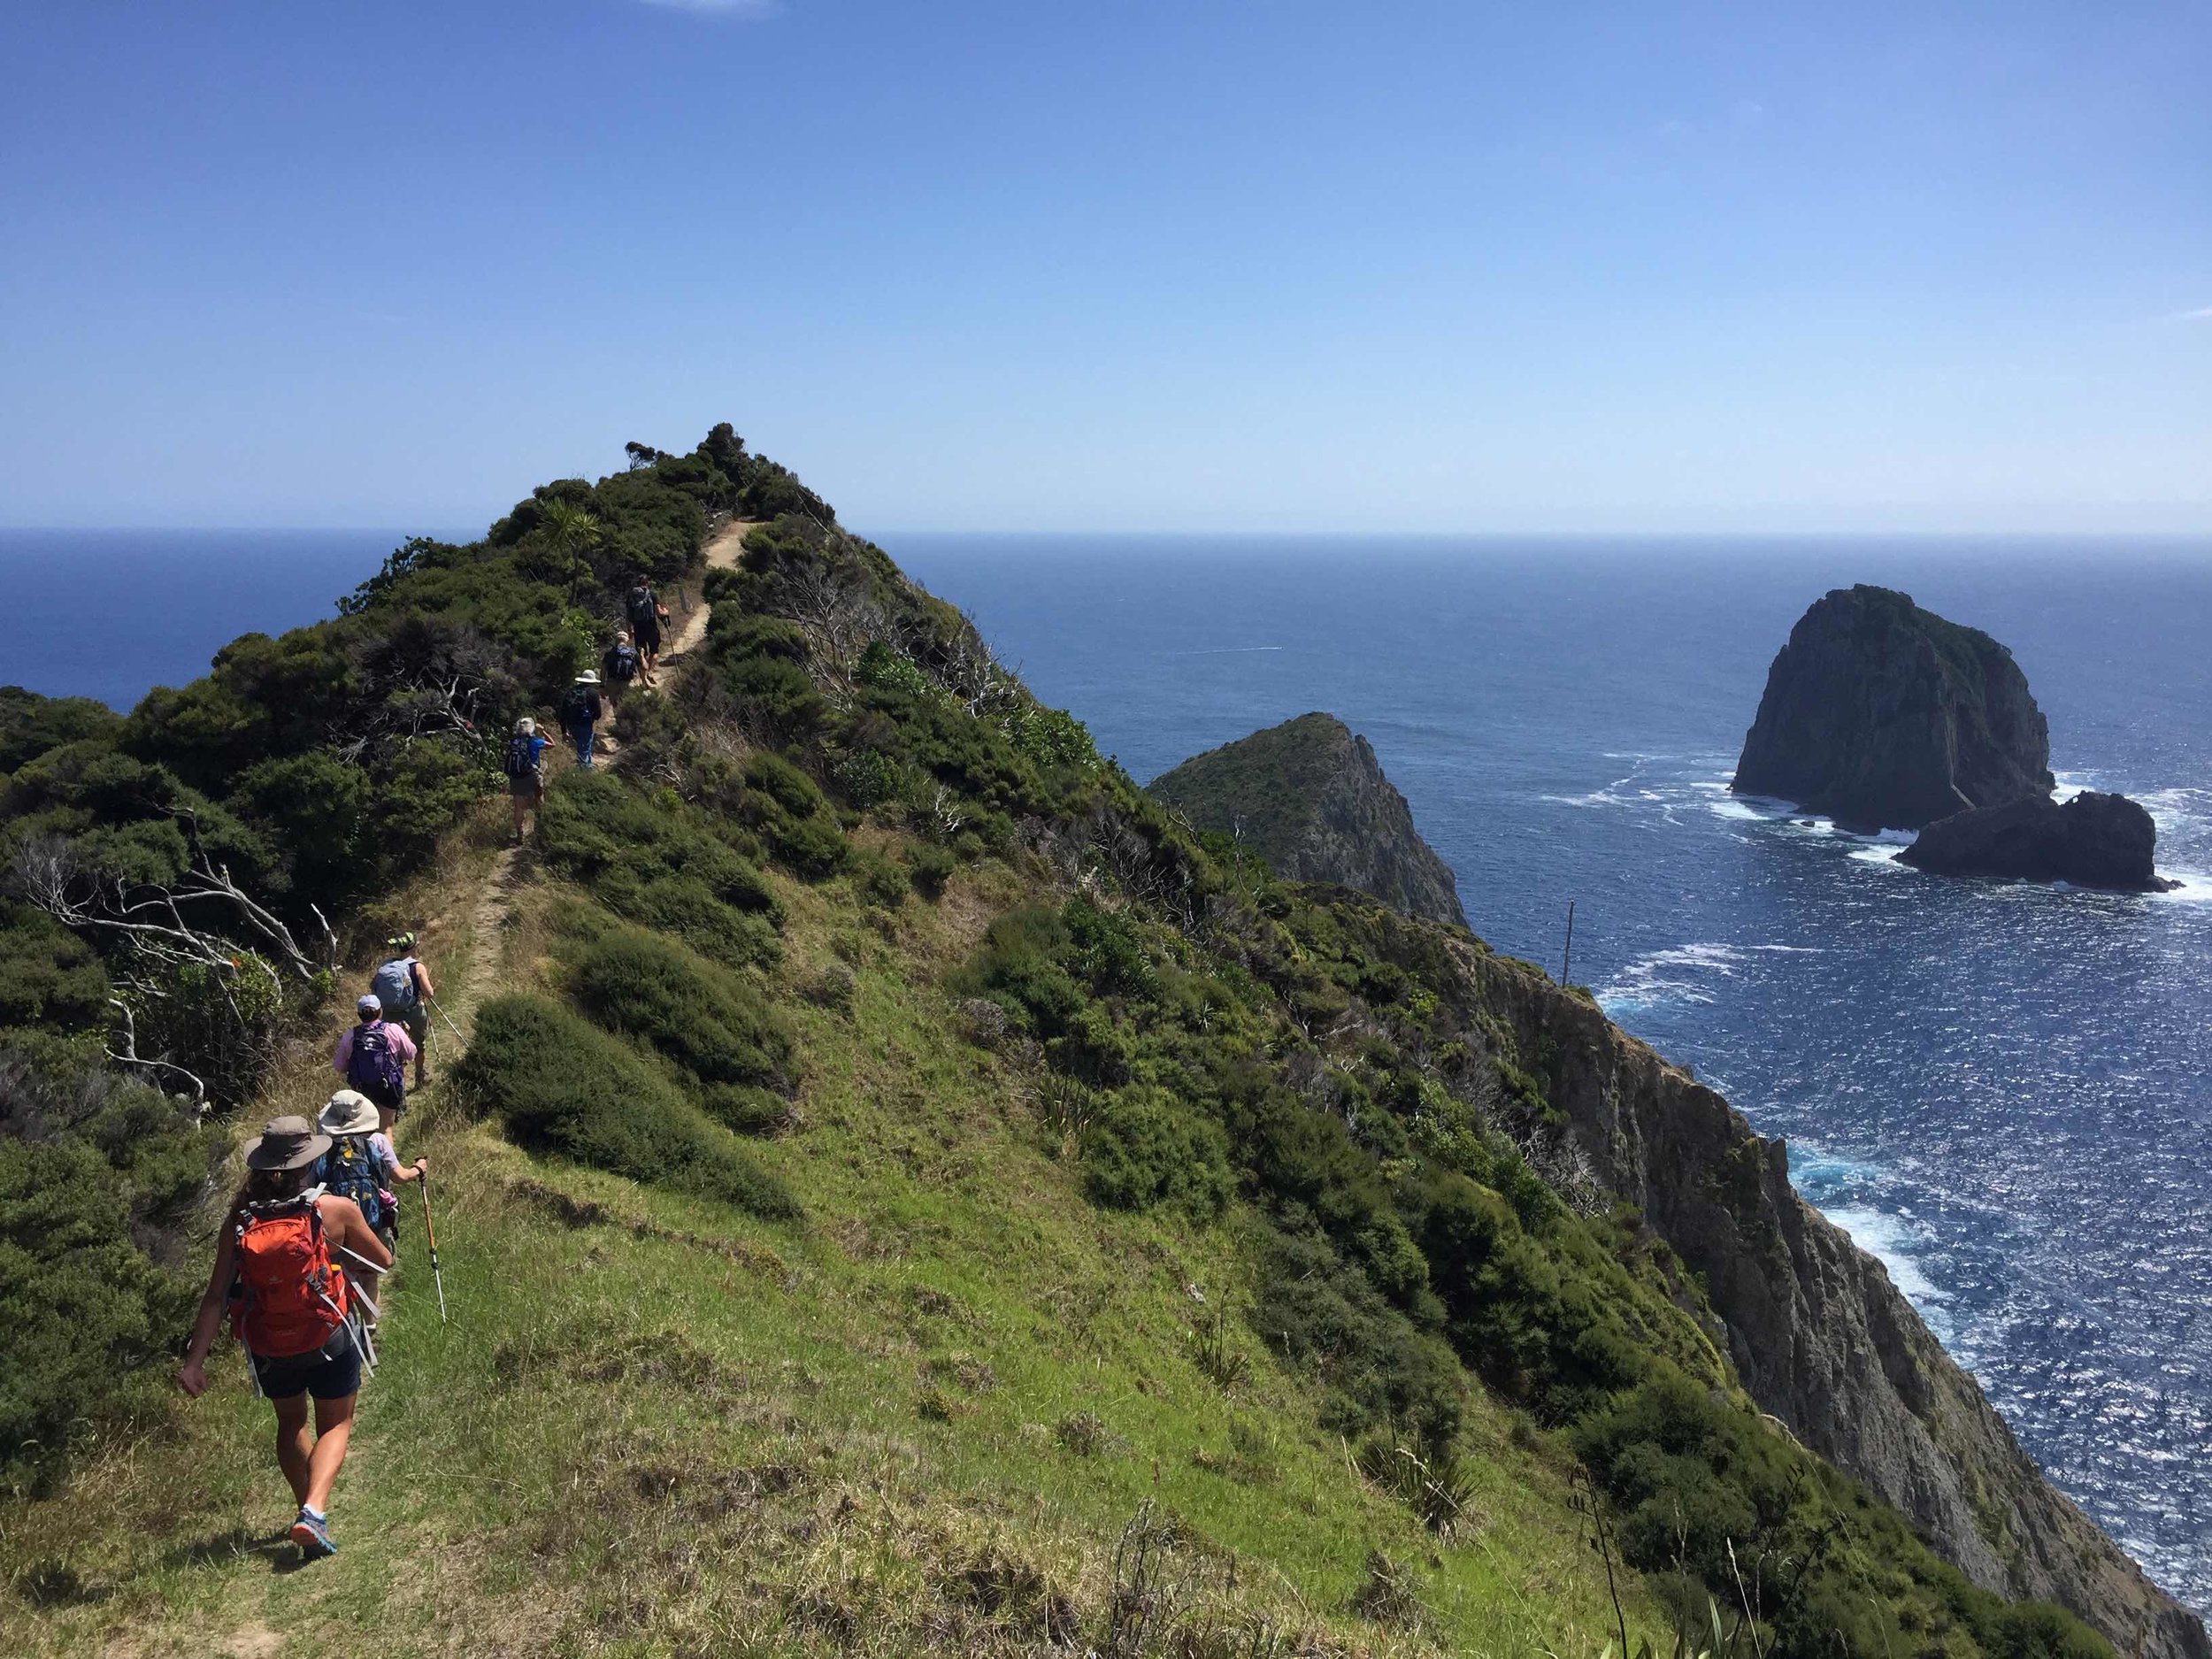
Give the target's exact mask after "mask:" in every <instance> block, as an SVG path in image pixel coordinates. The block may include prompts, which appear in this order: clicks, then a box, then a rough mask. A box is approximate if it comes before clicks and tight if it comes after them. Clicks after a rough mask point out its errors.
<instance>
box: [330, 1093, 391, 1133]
mask: <svg viewBox="0 0 2212 1659" xmlns="http://www.w3.org/2000/svg"><path fill="white" fill-rule="evenodd" d="M380 1121H381V1120H380V1118H378V1117H377V1115H376V1102H374V1101H373V1100H371V1099H370V1098H369V1097H368V1096H367V1095H366V1094H362V1093H360V1091H358V1090H357V1089H349V1088H342V1089H340V1090H339V1091H338V1092H337V1093H336V1094H333V1095H332V1096H331V1097H330V1102H329V1104H327V1105H326V1106H325V1107H324V1108H323V1110H322V1115H321V1116H320V1117H319V1118H317V1119H316V1122H317V1123H318V1124H319V1125H321V1127H322V1131H323V1133H325V1134H332V1135H365V1134H370V1133H374V1131H375V1129H376V1126H377V1125H378V1124H379V1123H380Z"/></svg>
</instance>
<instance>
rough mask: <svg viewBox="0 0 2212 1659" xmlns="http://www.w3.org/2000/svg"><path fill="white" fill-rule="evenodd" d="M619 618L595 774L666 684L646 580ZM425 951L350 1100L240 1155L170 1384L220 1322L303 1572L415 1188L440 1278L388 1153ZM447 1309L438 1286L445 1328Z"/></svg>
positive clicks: (526, 799)
mask: <svg viewBox="0 0 2212 1659" xmlns="http://www.w3.org/2000/svg"><path fill="white" fill-rule="evenodd" d="M623 608H624V613H625V616H626V618H627V621H628V626H626V627H624V628H621V629H619V630H618V632H617V633H616V634H615V637H614V641H613V642H612V643H611V645H610V646H609V647H608V648H607V651H606V654H605V656H604V657H603V658H602V661H601V666H602V667H603V668H604V669H605V670H606V678H605V680H604V682H603V681H602V680H601V678H600V676H599V674H598V673H596V672H593V671H591V670H586V671H585V672H582V673H580V674H579V675H577V676H576V680H575V683H574V684H573V685H572V687H570V688H569V690H568V692H567V693H566V694H565V695H564V696H563V698H562V700H561V704H560V708H559V710H558V718H559V721H560V725H561V728H562V730H563V731H564V733H566V734H567V736H568V737H569V739H570V741H572V742H573V743H574V744H575V746H576V760H577V764H579V765H582V766H588V765H590V764H592V749H593V738H594V731H595V727H596V726H598V724H599V722H600V721H601V720H602V719H603V718H605V716H606V715H607V714H608V713H609V712H610V709H611V703H612V700H613V699H614V698H615V697H616V696H618V695H621V693H623V692H625V691H626V690H627V689H628V688H629V687H631V686H632V685H634V684H636V683H639V682H642V683H643V684H645V685H646V686H649V687H650V686H655V685H657V684H658V679H659V666H660V649H661V632H662V630H661V625H662V624H663V623H664V622H665V621H666V620H667V619H668V607H667V606H665V605H664V604H663V603H661V602H660V600H659V598H658V597H657V595H655V594H654V592H653V589H652V587H651V584H649V582H648V581H646V580H645V579H644V578H643V577H642V576H640V577H638V578H637V579H635V580H634V581H633V582H632V584H631V586H630V589H629V591H628V593H627V594H626V595H625V596H624V602H623ZM603 686H604V693H603V692H602V687H603ZM545 746H546V740H545V739H544V738H542V737H541V736H540V735H539V734H538V728H537V723H536V721H534V720H532V719H523V720H519V721H518V722H517V723H516V725H515V729H514V734H513V736H512V737H511V739H510V740H509V742H508V745H507V749H506V753H505V756H504V757H503V770H504V771H505V772H506V775H507V779H508V782H509V792H510V794H511V797H512V799H513V803H514V811H515V833H516V836H517V837H518V838H519V837H520V836H521V835H522V833H523V818H524V813H525V812H526V810H529V809H533V808H535V807H537V806H539V805H541V804H542V803H543V801H544V795H545V785H544V754H545ZM416 942H417V941H416V939H415V936H414V934H412V933H399V934H396V935H395V936H394V937H392V938H390V939H388V940H387V941H385V945H386V955H385V958H384V960H383V961H382V962H381V963H380V964H378V966H377V968H376V971H375V972H374V973H373V974H372V975H371V977H370V980H369V988H368V990H367V991H365V993H363V995H361V997H360V998H359V1000H358V1001H357V1002H356V1004H355V1009H354V1013H355V1019H354V1023H353V1025H350V1026H349V1027H348V1028H347V1029H346V1031H345V1032H344V1033H342V1035H341V1036H340V1037H339V1039H338V1043H337V1047H336V1048H335V1049H334V1052H333V1053H332V1056H331V1065H332V1068H333V1069H334V1071H336V1072H337V1073H338V1075H339V1077H340V1079H342V1082H343V1085H344V1087H341V1088H340V1089H338V1090H337V1092H336V1093H334V1094H332V1095H331V1097H330V1099H329V1101H328V1102H326V1104H325V1105H324V1107H323V1108H322V1110H321V1112H320V1113H319V1115H318V1118H317V1121H316V1122H314V1123H310V1122H309V1121H308V1120H307V1119H306V1118H301V1117H282V1118H272V1119H271V1120H270V1121H269V1122H268V1123H267V1124H265V1125H263V1127H262V1131H261V1133H260V1134H258V1135H257V1136H256V1137H255V1138H254V1139H253V1140H252V1141H250V1142H248V1143H247V1146H246V1152H245V1160H246V1179H245V1182H244V1184H243V1185H242V1187H240V1188H239V1189H238V1192H237V1194H236V1195H235V1196H234V1198H233V1199H232V1201H231V1205H230V1210H229V1213H228V1215H227V1217H226V1218H225V1221H224V1225H223V1228H222V1233H221V1236H220V1240H219V1244H218V1245H217V1248H216V1252H215V1262H214V1265H213V1266H212V1268H211V1270H210V1271H209V1273H208V1281H207V1290H206V1292H205V1294H203V1295H202V1297H201V1298H200V1306H199V1312H198V1315H197V1317H196V1318H195V1319H194V1321H193V1325H192V1337H191V1340H190V1342H189V1343H188V1346H187V1348H186V1350H185V1356H184V1362H183V1363H182V1365H181V1366H180V1368H179V1370H178V1372H177V1381H178V1383H179V1385H180V1386H181V1387H182V1388H183V1389H184V1392H185V1393H186V1394H188V1395H190V1396H192V1397H193V1398H195V1399H196V1398H198V1397H199V1396H200V1395H201V1394H205V1393H206V1392H207V1388H208V1379H207V1359H208V1355H209V1353H210V1351H211V1349H212V1348H213V1347H214V1343H215V1336H216V1333H217V1330H218V1329H219V1326H220V1325H221V1324H222V1322H223V1317H224V1314H225V1312H226V1311H227V1312H228V1314H229V1317H230V1325H231V1329H232V1331H233V1332H234V1333H235V1334H236V1335H237V1337H238V1338H239V1340H241V1341H242V1343H243V1344H244V1346H245V1349H246V1355H247V1362H248V1371H249V1374H250V1377H251V1378H252V1380H253V1385H254V1390H255V1392H256V1393H257V1394H260V1395H261V1396H263V1397H264V1398H265V1399H266V1400H267V1401H268V1402H269V1403H270V1404H271V1406H272V1407H273V1408H274V1409H275V1412H276V1455H277V1464H278V1467H279V1468H280V1469H281V1470H282V1471H284V1478H285V1479H286V1481H287V1482H288V1484H289V1485H290V1486H291V1488H292V1496H293V1498H294V1500H295V1501H296V1502H297V1503H298V1505H299V1512H298V1514H297V1516H296V1517H295V1518H294V1520H293V1522H292V1525H291V1527H290V1529H289V1530H290V1536H291V1538H292V1540H293V1542H295V1543H296V1544H297V1545H298V1546H299V1548H300V1551H301V1554H302V1555H303V1556H304V1557H306V1558H307V1559H309V1560H314V1559H316V1558H318V1557H319V1556H323V1555H331V1554H334V1552H335V1551H336V1549H337V1548H338V1544H337V1540H335V1539H334V1538H333V1537H332V1536H331V1532H330V1494H331V1490H332V1488H333V1487H334V1486H335V1485H336V1483H337V1479H338V1471H339V1469H340V1468H341V1467H342V1465H343V1463H345V1458H346V1448H347V1446H348V1444H349V1441H350V1440H351V1437H352V1432H353V1413H354V1405H355V1402H356V1401H357V1398H358V1396H359V1394H360V1390H361V1381H362V1378H363V1376H364V1374H365V1372H368V1371H373V1369H374V1368H375V1364H376V1332H377V1325H378V1318H379V1315H380V1311H381V1304H382V1301H383V1292H382V1282H383V1276H384V1275H385V1274H386V1273H387V1272H388V1271H390V1269H391V1267H392V1264H393V1262H394V1260H395V1252H396V1248H397V1244H398V1224H399V1199H398V1194H397V1189H398V1188H399V1187H402V1186H404V1185H406V1184H408V1183H409V1182H412V1181H423V1182H425V1187H424V1193H423V1203H424V1227H425V1231H426V1234H427V1237H428V1242H429V1245H430V1262H431V1270H432V1272H433V1275H435V1274H436V1271H437V1260H438V1257H437V1248H438V1247H437V1239H436V1235H435V1234H434V1233H430V1232H429V1209H428V1205H429V1188H428V1186H427V1179H428V1176H429V1172H430V1164H429V1160H428V1159H426V1158H417V1159H415V1160H414V1162H413V1163H411V1164H402V1163H401V1162H400V1161H399V1154H398V1151H397V1149H396V1146H395V1144H394V1136H395V1133H396V1131H397V1128H398V1125H399V1120H400V1118H401V1117H402V1116H403V1114H404V1113H405V1111H406V1110H407V1086H408V1077H407V1073H408V1068H409V1067H410V1066H412V1067H413V1069H414V1086H415V1087H417V1088H420V1087H422V1086H423V1084H424V1082H425V1080H426V1078H427V1075H428V1071H429V1057H428V1056H429V1048H430V1011H431V1010H433V1009H434V1008H435V1007H436V1002H437V992H436V988H435V987H434V985H433V983H432V981H431V978H430V970H429V967H428V965H427V964H425V963H424V962H423V960H422V958H421V957H420V956H419V955H418V954H417V953H416ZM448 1023H449V1024H450V1023H451V1022H450V1021H449V1022H448ZM444 1302H445V1297H444V1288H443V1286H442V1284H441V1285H440V1287H439V1308H440V1312H441V1315H442V1313H443V1310H444ZM310 1402H312V1407H310ZM310 1416H312V1419H313V1426H312V1431H311V1430H310V1426H309V1420H310Z"/></svg>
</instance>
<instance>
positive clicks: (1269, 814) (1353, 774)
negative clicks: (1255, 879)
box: [1145, 713, 1467, 927]
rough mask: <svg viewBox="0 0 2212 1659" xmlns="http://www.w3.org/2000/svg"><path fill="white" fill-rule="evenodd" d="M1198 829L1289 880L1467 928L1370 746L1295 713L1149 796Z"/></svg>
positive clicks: (1453, 888) (1161, 781)
mask: <svg viewBox="0 0 2212 1659" xmlns="http://www.w3.org/2000/svg"><path fill="white" fill-rule="evenodd" d="M1145 788H1146V790H1147V792H1148V794H1151V795H1156V796H1157V797H1158V798H1159V799H1161V800H1163V801H1165V802H1166V803H1168V804H1169V805H1171V806H1172V807H1174V808H1175V809H1176V810H1178V811H1179V812H1181V813H1182V814H1183V816H1184V817H1186V818H1188V819H1189V820H1190V821H1191V823H1192V824H1193V825H1194V826H1196V827H1197V828H1199V829H1202V830H1216V831H1218V832H1219V833H1222V834H1225V835H1230V836H1233V837H1235V838H1236V839H1237V840H1238V841H1241V842H1242V843H1243V844H1244V845H1245V846H1247V847H1249V848H1251V849H1253V850H1254V851H1255V852H1256V853H1258V854H1259V855H1260V856H1261V857H1263V858H1264V859H1266V860H1267V862H1268V863H1269V864H1271V866H1273V867H1274V869H1275V870H1277V871H1278V872H1280V873H1281V874H1283V875H1286V876H1288V877H1289V878H1290V879H1292V880H1294V881H1328V882H1333V883H1335V884H1336V885H1337V886H1339V887H1351V888H1353V889H1355V890H1356V891H1358V892H1361V893H1364V894H1367V895H1370V896H1371V897H1374V898H1378V899H1380V900H1381V901H1382V902H1384V903H1385V904H1387V905H1389V906H1390V907H1391V908H1392V909H1394V910H1403V911H1404V912H1405V913H1406V914H1407V915H1409V916H1420V917H1425V918H1427V919H1429V920H1430V921H1432V922H1444V923H1448V924H1449V925H1451V926H1457V927H1464V926H1467V917H1466V913H1465V912H1464V911H1463V910H1461V909H1460V905H1459V888H1458V885H1457V883H1456V882H1455V880H1454V879H1453V877H1452V871H1451V866H1450V865H1448V864H1446V863H1445V862H1444V861H1443V860H1442V859H1441V858H1440V857H1438V856H1436V851H1435V849H1433V848H1432V847H1431V846H1430V845H1429V844H1428V842H1426V841H1423V840H1422V839H1421V833H1420V832H1419V831H1418V830H1417V829H1415V828H1414V826H1413V814H1412V812H1411V811H1410V810H1409V809H1408V807H1407V806H1406V799H1405V797H1404V796H1403V795H1400V794H1399V793H1398V791H1397V790H1396V789H1395V788H1394V787H1392V785H1391V782H1390V780H1389V779H1387V778H1386V777H1384V776H1383V770H1382V765H1381V764H1380V763H1379V761H1377V760H1376V758H1375V751H1374V749H1372V748H1371V747H1370V746H1369V744H1368V741H1367V740H1366V739H1365V738H1363V737H1361V736H1359V735H1357V734H1356V733H1354V732H1352V731H1351V730H1350V729H1349V728H1348V727H1347V726H1345V724H1344V722H1343V721H1341V720H1340V719H1338V718H1336V717H1335V716H1334V715H1332V714H1320V713H1315V714H1302V715H1300V716H1299V717H1298V718H1296V719H1294V720H1286V721H1285V722H1283V724H1282V725H1280V726H1270V727H1268V728H1267V729H1266V730H1265V731H1263V732H1255V733H1252V735H1251V736H1249V737H1246V738H1240V739H1238V740H1237V741H1235V742H1233V743H1225V744H1223V745H1222V747H1220V748H1219V749H1209V750H1207V751H1206V753H1204V754H1202V755H1198V756H1194V757H1192V758H1191V759H1189V760H1187V761H1185V762H1184V763H1183V764H1181V765H1179V766H1178V767H1176V768H1175V769H1174V770H1173V771H1172V772H1165V773H1163V774H1162V775H1161V776H1159V777H1157V778H1155V779H1154V780H1152V781H1151V782H1150V783H1148V784H1147V785H1146V786H1145Z"/></svg>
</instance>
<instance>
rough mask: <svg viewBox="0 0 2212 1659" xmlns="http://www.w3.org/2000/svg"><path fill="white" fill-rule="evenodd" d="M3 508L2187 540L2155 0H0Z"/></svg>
mask: <svg viewBox="0 0 2212 1659" xmlns="http://www.w3.org/2000/svg"><path fill="white" fill-rule="evenodd" d="M0 42H4V49H0V65H4V67H0V74H4V76H5V77H6V80H5V88H6V96H4V97H0V391H4V396H0V523H13V524H49V525H65V524H98V525H134V524H136V525H249V524H254V525H356V524H368V525H380V526H396V527H406V526H460V525H468V524H478V523H480V522H482V521H483V520H484V519H486V518H488V517H489V516H490V515H491V514H492V513H494V512H495V511H499V510H500V509H502V508H503V506H504V505H505V504H506V503H509V502H510V501H511V500H512V499H513V498H514V496H515V495H518V494H519V493H520V492H521V491H522V490H523V489H524V488H526V487H527V486H528V485H530V484H531V483H533V482H535V481H537V480H541V479H544V478H547V477H550V476H554V475H557V474H561V473H575V472H588V473H596V472H604V471H607V470H610V469H611V468H612V467H613V466H615V465H618V464H619V462H620V458H621V456H620V446H621V444H622V442H624V441H625V440H626V439H630V438H638V439H641V440H644V441H646V442H652V443H657V444H659V445H662V446H664V447H687V446H688V445H689V444H690V443H692V442H695V440H696V439H697V437H698V436H699V434H701V433H703V431H704V430H705V428H706V427H707V426H709V425H710V424H711V423H712V422H713V421H715V420H718V419H730V420H733V421H735V422H736V423H737V426H738V428H739V430H740V431H741V432H742V433H744V434H746V436H747V437H748V438H749V440H751V441H752V442H753V443H754V444H755V446H756V447H757V448H759V449H764V451H766V452H767V453H770V454H772V455H774V456H776V457H778V458H780V459H782V460H785V461H787V462H788V463H789V464H790V465H794V466H795V467H797V468H798V469H799V470H800V472H802V473H803V475H804V476H805V477H806V478H807V479H808V480H810V482H812V483H814V484H815V485H816V486H817V487H818V488H820V489H821V490H822V491H823V492H824V493H825V494H826V495H827V496H828V497H829V498H830V499H831V500H832V501H833V502H835V503H838V505H839V506H840V508H841V511H842V512H843V514H844V516H845V518H847V520H848V521H849V522H851V523H854V524H856V525H857V526H861V527H864V528H867V529H870V530H875V531H884V532H887V531H892V530H895V529H897V528H902V527H905V528H962V529H970V528H980V529H988V528H1003V529H1012V528H1083V529H1240V528H1242V529H1281V528H1302V529H1332V528H1342V527H1354V526H1356V527H1364V528H1371V529H1378V530H1417V531H1425V530H1435V531H1485V530H1525V529H1587V530H1636V529H1651V530H1668V531H1679V530H1705V529H1715V530H1737V529H1742V530H1748V529H1806V530H1852V529H1876V528H1916V529H1930V530H1958V529H2003V530H2013V529H2023V528H2027V529H2037V528H2040V529H2052V530H2070V531H2078V530H2085V529H2086V530H2106V529H2109V530H2183V531H2192V532H2205V531H2212V97H2208V96H2207V93H2206V88H2208V87H2212V12H2208V11H2207V9H2206V7H2205V6H2204V5H2203V4H2200V0H2188V3H2187V4H2181V3H2178V0H2176V3H2169V4H2160V3H2159V0H2140V3H2135V0H2131V4H2124V5H2107V4H2092V3H2091V0H2078V3H2077V4H2065V5H2051V4H2037V3H2036V0H2007V3H2004V4H1998V3H1995V0H1992V3H1991V4H1974V5H1966V4H1943V3H1941V0H1933V3H1931V0H1919V3H1917V4H1881V3H1870V0H1861V3H1860V4H1852V5H1847V6H1842V5H1836V6H1819V7H1816V6H1812V5H1805V4H1793V3H1790V0H1766V3H1764V4H1676V5H1665V6H1663V5H1659V4H1648V3H1646V4H1612V5H1608V4H1559V5H1550V6H1535V5H1525V4H1524V5H1504V4H1499V5H1490V6H1476V5H1468V4H1368V5H1359V6H1351V5H1345V4H1306V3H1305V0H1267V3H1265V4H1262V3H1260V0H1252V3H1250V4H1208V3H1206V0H1184V3H1182V4H1153V3H1152V0H1126V3H1124V0H1094V3H1093V4H1076V3H1075V0H1024V3H1022V4H935V5H929V4H916V3H915V0H906V3H905V4H877V3H874V0H780V4H735V5H720V6H716V5H709V4H690V5H685V4H654V3H652V0H529V4H499V5H495V4H479V3H475V0H441V3H440V4H434V5H432V4H411V3H407V0H378V3H377V4H373V5H344V6H339V5H322V4H305V5H303V4H298V0H270V3H268V4H189V3H188V0H178V4H165V5H160V6H116V5H92V4H55V3H54V0H46V3H44V4H28V3H27V0H0Z"/></svg>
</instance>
